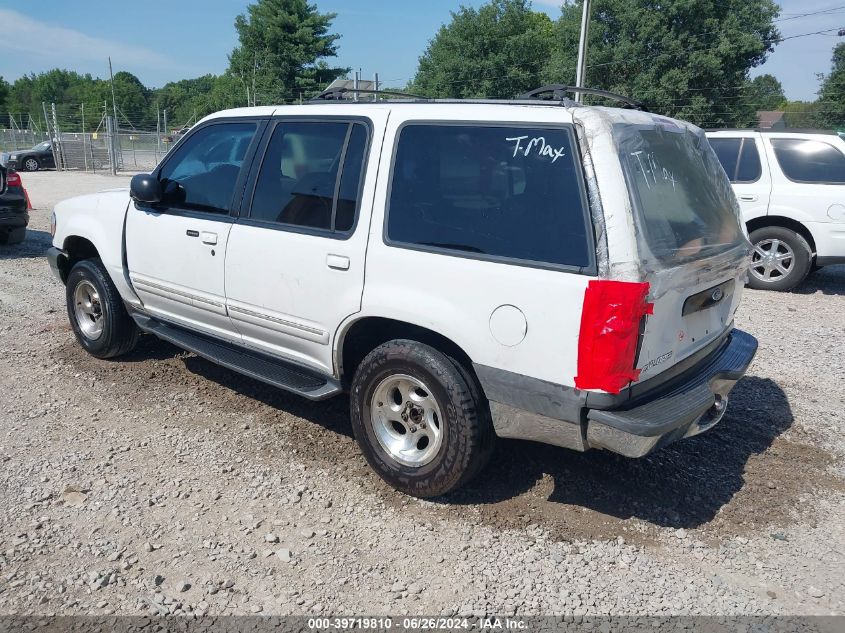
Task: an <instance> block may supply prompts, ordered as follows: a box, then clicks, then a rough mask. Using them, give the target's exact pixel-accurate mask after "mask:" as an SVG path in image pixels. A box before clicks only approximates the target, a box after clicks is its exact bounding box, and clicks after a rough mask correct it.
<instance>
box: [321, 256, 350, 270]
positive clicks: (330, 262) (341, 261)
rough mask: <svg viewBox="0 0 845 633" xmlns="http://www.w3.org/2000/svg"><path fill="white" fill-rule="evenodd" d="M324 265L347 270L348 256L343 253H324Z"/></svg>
mask: <svg viewBox="0 0 845 633" xmlns="http://www.w3.org/2000/svg"><path fill="white" fill-rule="evenodd" d="M326 266H328V267H329V268H334V269H335V270H349V258H348V257H346V256H345V255H332V254H331V253H330V254H328V255H326Z"/></svg>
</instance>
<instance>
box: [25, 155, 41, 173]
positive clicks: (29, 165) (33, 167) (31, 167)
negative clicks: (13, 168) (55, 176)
mask: <svg viewBox="0 0 845 633" xmlns="http://www.w3.org/2000/svg"><path fill="white" fill-rule="evenodd" d="M23 168H24V170H26V171H38V170H39V169H41V163H39V162H38V159H37V158H27V159H26V160H25V161H24V162H23Z"/></svg>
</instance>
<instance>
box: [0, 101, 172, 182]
mask: <svg viewBox="0 0 845 633" xmlns="http://www.w3.org/2000/svg"><path fill="white" fill-rule="evenodd" d="M62 111H63V108H62V107H61V106H60V107H59V108H57V107H56V104H44V119H43V120H42V121H41V126H40V127H39V126H37V125H36V123H35V120H34V119H33V118H32V117H31V116H28V115H27V116H21V117H19V118H18V119H17V120H20V121H21V124H20V125H23V124H24V121H25V122H26V123H25V124H26V125H28V126H30V127H21V126H20V125H16V124H15V123H16V117H14V116H13V115H9V116H8V117H3V118H2V119H0V120H3V122H4V123H6V124H7V125H9V127H2V128H0V162H5V159H6V158H7V157H8V155H9V154H11V153H13V152H20V151H25V150H29V149H33V148H35V146H36V145H38V144H39V143H43V142H45V141H50V140H52V144H51V145H52V153H53V162H54V163H55V166H56V169H57V170H59V171H86V172H111V173H118V172H121V171H124V172H149V171H152V170H153V169H154V168H155V167H156V165H158V163H159V162H160V161H161V159H162V158H163V157H164V156H165V154H167V152H168V151H169V150H170V148H171V147H172V146H173V145H174V143H176V142H177V141H178V140H179V138H180V137H181V135H182V134H183V133H184V130H183V129H181V128H180V129H179V131H178V132H177V131H171V132H167V131H144V130H137V129H135V126H134V125H132V124H131V122H130V121H126V122H124V124H125V125H128V126H129V127H131V128H132V129H131V131H128V130H126V129H121V128H120V127H119V125H118V124H117V123H116V121H115V119H114V117H112V116H110V115H108V114H106V113H103V114H102V116H101V117H100V119H99V123H98V124H97V126H96V127H95V129H94V130H93V131H92V130H91V129H90V128H91V127H92V126H88V128H89V129H88V130H86V129H85V127H86V126H85V122H84V118H83V119H82V120H81V122H80V121H79V120H78V118H77V117H69V116H64V117H62V116H61V115H60V114H57V113H61V112H62ZM4 119H5V120H4ZM95 121H96V119H95ZM44 128H46V129H44Z"/></svg>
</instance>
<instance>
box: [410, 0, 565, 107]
mask: <svg viewBox="0 0 845 633" xmlns="http://www.w3.org/2000/svg"><path fill="white" fill-rule="evenodd" d="M451 16H452V20H451V22H450V23H449V24H448V25H444V26H441V27H440V30H439V31H438V32H437V34H436V35H435V36H434V39H432V40H431V42H429V45H428V48H426V50H425V52H424V53H423V55H422V56H421V57H420V59H419V69H418V70H417V73H416V76H415V77H414V79H413V81H412V83H411V85H410V86H409V88H410V89H411V90H412V91H415V92H420V93H422V94H424V95H428V96H432V97H453V98H472V97H490V98H494V97H505V98H507V97H512V96H515V95H516V94H519V93H521V92H525V91H527V90H530V89H532V88H536V87H537V86H539V85H540V83H541V82H540V78H541V76H542V74H543V69H544V67H545V65H546V62H547V60H548V59H549V57H550V55H551V54H552V50H553V46H554V42H553V37H554V33H553V32H554V29H553V24H552V21H551V19H550V18H549V17H548V16H547V15H546V14H545V13H538V12H535V11H532V10H531V3H530V2H529V1H528V0H492V1H491V2H490V3H489V4H485V5H483V6H481V7H480V8H478V9H474V8H470V7H463V6H462V7H461V8H460V9H459V10H458V11H453V12H452V13H451Z"/></svg>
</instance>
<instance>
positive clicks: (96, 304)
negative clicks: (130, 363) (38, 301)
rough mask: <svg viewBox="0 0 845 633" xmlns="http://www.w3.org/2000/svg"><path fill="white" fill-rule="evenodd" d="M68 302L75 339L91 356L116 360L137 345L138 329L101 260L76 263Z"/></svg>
mask: <svg viewBox="0 0 845 633" xmlns="http://www.w3.org/2000/svg"><path fill="white" fill-rule="evenodd" d="M66 303H67V313H68V319H70V324H71V326H72V327H73V333H74V334H75V335H76V340H78V341H79V344H80V345H82V347H83V348H85V351H87V352H88V353H89V354H91V355H92V356H95V357H97V358H114V357H116V356H120V355H122V354H126V353H127V352H130V351H131V350H132V349H133V348H134V347H135V344H136V343H137V342H138V334H139V331H138V326H137V325H135V321H133V320H132V317H131V316H129V313H128V312H127V311H126V307H125V306H124V305H123V300H122V299H121V298H120V294H119V293H118V291H117V288H115V286H114V283H113V282H112V280H111V278H110V277H109V275H108V272H106V269H105V266H103V262H101V261H100V260H99V259H85V260H83V261H81V262H77V263H76V264H74V266H73V268H71V270H70V274H68V278H67V284H66Z"/></svg>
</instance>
